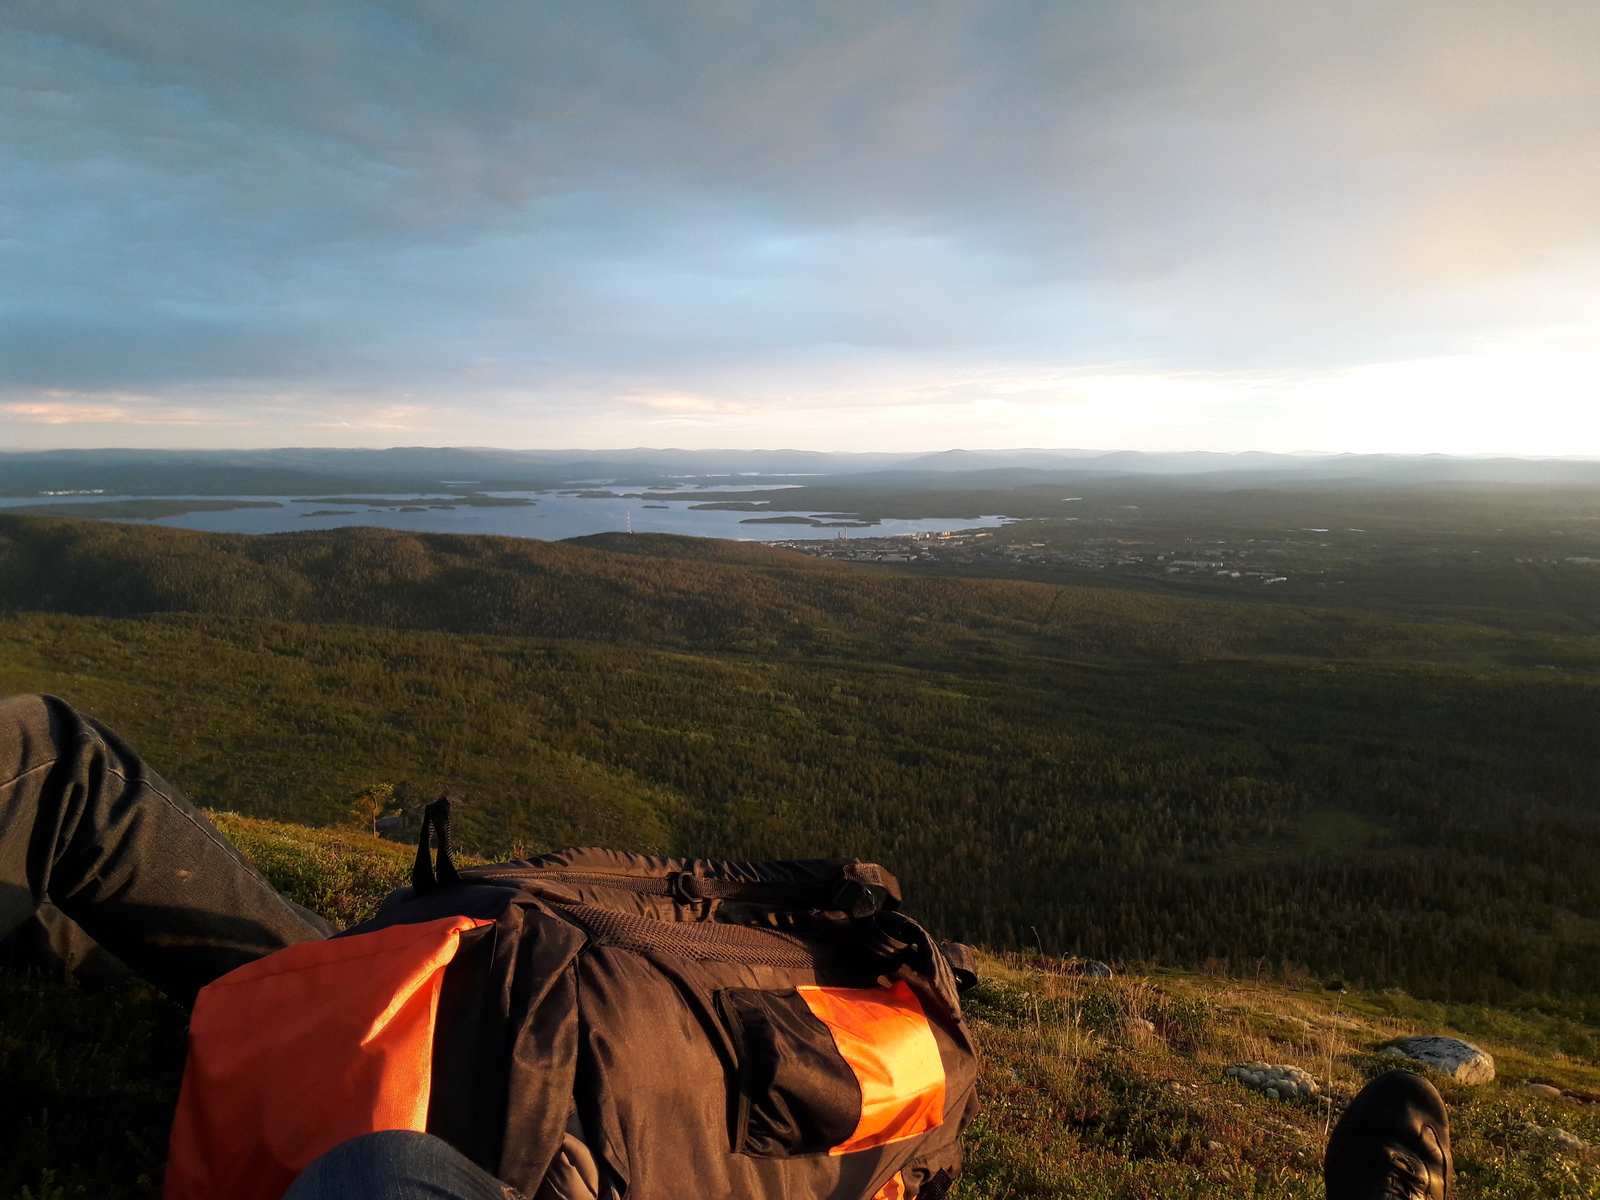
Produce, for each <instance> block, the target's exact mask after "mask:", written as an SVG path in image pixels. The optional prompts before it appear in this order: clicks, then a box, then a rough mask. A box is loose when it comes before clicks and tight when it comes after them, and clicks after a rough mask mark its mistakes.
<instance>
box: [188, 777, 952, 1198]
mask: <svg viewBox="0 0 1600 1200" xmlns="http://www.w3.org/2000/svg"><path fill="white" fill-rule="evenodd" d="M430 829H431V830H432V832H433V833H434V834H435V835H436V836H437V841H438V853H437V858H436V859H435V858H434V857H433V855H432V854H430V846H429V841H430ZM899 902H900V889H899V885H898V884H897V882H896V881H895V879H894V877H893V876H892V875H890V874H889V873H888V872H887V871H885V870H883V869H882V868H881V867H878V866H876V865H874V864H872V863H864V862H860V861H859V860H855V859H807V860H795V861H787V862H722V861H715V860H709V859H690V858H658V857H647V856H643V855H637V854H625V853H620V852H617V851H612V850H601V849H570V850H561V851H557V852H554V853H551V854H545V855H541V856H539V857H537V858H533V859H529V860H524V861H518V862H509V863H501V864H497V865H494V866H485V867H469V868H463V869H460V870H458V869H457V868H456V866H455V864H454V862H453V861H452V858H451V854H450V845H449V802H448V801H447V800H442V801H436V802H435V803H433V804H430V805H428V806H427V808H426V809H425V810H424V814H423V826H422V836H421V839H420V843H419V846H418V851H417V863H416V867H415V869H414V870H413V873H412V885H411V886H410V887H407V888H401V889H400V890H398V891H396V892H394V893H392V894H391V895H389V896H388V897H387V899H385V900H384V902H383V904H382V906H381V907H380V909H379V912H378V914H377V916H375V917H374V918H372V919H371V920H369V921H366V922H364V923H362V924H360V925H357V926H354V927H353V928H351V929H349V930H347V931H345V932H344V933H341V934H338V935H336V936H335V937H333V938H330V939H328V940H327V941H322V942H306V943H301V944H299V945H294V946H289V947H287V948H285V949H283V950H279V951H277V952H276V953H274V954H271V955H268V956H267V957H266V958H263V959H260V960H258V961H256V962H254V963H250V964H247V965H246V966H243V967H240V968H238V969H237V970H235V971H233V972H230V973H229V974H228V975H225V976H223V977H222V978H220V979H218V980H217V981H215V982H214V983H212V984H210V985H209V986H208V987H206V988H204V989H203V990H202V991H201V992H200V995H199V999H198V1000H197V1001H196V1004H195V1007H194V1012H193V1015H192V1019H191V1023H190V1040H189V1058H188V1062H187V1065H186V1067H185V1071H184V1079H183V1087H182V1092H181V1095H180V1099H179V1103H178V1111H177V1115H176V1117H175V1120H174V1123H173V1131H172V1139H171V1148H170V1154H169V1161H168V1167H167V1175H166V1183H165V1193H164V1197H165V1200H279V1198H280V1197H281V1196H282V1194H283V1192H284V1191H285V1189H286V1188H287V1187H288V1185H289V1184H290V1183H291V1182H292V1181H293V1179H294V1177H295V1176H296V1175H297V1174H298V1173H299V1172H300V1171H301V1170H302V1169H304V1168H305V1167H306V1166H307V1165H309V1163H310V1162H311V1161H312V1160H313V1159H315V1158H316V1157H318V1156H319V1155H320V1154H322V1153H324V1152H325V1151H327V1150H329V1149H332V1148H333V1147H334V1146H336V1145H338V1144H339V1143H341V1142H343V1141H345V1140H347V1139H348V1138H351V1137H356V1136H359V1135H360V1134H363V1133H368V1132H372V1131H374V1130H379V1129H414V1130H425V1131H427V1132H429V1133H432V1134H435V1135H437V1136H439V1137H441V1138H443V1139H444V1140H445V1141H447V1142H449V1143H450V1144H451V1145H453V1146H455V1147H456V1149H458V1150H460V1151H461V1152H462V1153H463V1154H465V1155H466V1156H467V1157H468V1158H470V1159H471V1160H472V1161H474V1162H475V1163H477V1164H478V1165H479V1166H481V1167H483V1168H484V1169H486V1170H487V1171H489V1172H490V1173H491V1174H493V1175H495V1176H497V1177H498V1178H499V1179H500V1180H502V1181H503V1182H504V1183H506V1184H509V1185H510V1186H511V1187H513V1188H515V1189H516V1190H517V1191H519V1192H521V1193H523V1194H524V1195H526V1196H528V1197H533V1198H535V1200H619V1198H621V1197H626V1198H627V1200H665V1198H667V1197H673V1198H677V1197H682V1196H684V1195H695V1196H704V1197H708V1198H716V1200H723V1198H726V1200H867V1198H869V1197H870V1198H872V1200H910V1198H913V1197H915V1198H917V1200H942V1197H944V1195H945V1194H946V1193H947V1192H948V1191H949V1189H950V1188H951V1186H952V1184H953V1182H954V1180H955V1178H956V1176H957V1174H958V1173H959V1170H960V1163H961V1142H960V1138H961V1132H962V1130H963V1129H964V1128H965V1126H966V1124H967V1123H968V1121H969V1120H970V1119H971V1118H972V1116H973V1114H974V1113H975V1111H976V1108H977V1098H976V1086H975V1085H976V1076H977V1059H976V1055H975V1052H974V1048H973V1044H972V1040H971V1038H970V1036H969V1034H968V1031H967V1028H966V1026H965V1024H964V1023H963V1021H962V1018H961V1007H960V1002H959V999H958V991H959V990H960V989H961V988H963V987H965V986H970V984H971V983H974V982H976V976H975V975H974V974H973V973H972V970H971V961H970V953H969V952H967V950H966V947H960V946H956V945H955V944H953V943H938V942H935V941H934V940H933V939H932V938H930V937H929V935H928V934H927V932H926V931H925V930H924V929H923V928H922V927H921V926H920V925H918V924H917V923H916V922H915V921H912V920H911V919H910V918H909V917H906V916H905V915H903V914H901V913H900V912H899V911H897V910H898V906H899Z"/></svg>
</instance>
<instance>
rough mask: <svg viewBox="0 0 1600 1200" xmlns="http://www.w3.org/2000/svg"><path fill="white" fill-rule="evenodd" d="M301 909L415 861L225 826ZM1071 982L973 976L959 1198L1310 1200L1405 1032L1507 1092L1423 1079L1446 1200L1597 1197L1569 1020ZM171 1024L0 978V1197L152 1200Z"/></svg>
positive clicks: (133, 1005)
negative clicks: (1261, 1084) (973, 1096)
mask: <svg viewBox="0 0 1600 1200" xmlns="http://www.w3.org/2000/svg"><path fill="white" fill-rule="evenodd" d="M216 820H217V823H218V825H219V826H220V827H221V828H222V829H223V830H224V832H226V833H227V835H228V836H229V837H230V838H231V839H233V841H234V842H235V844H237V845H238V846H239V847H240V848H241V849H242V850H243V851H244V852H245V853H246V854H247V855H248V856H249V857H250V858H251V859H252V860H253V861H255V862H256V863H257V865H258V866H259V867H260V868H261V869H262V870H263V871H264V872H265V873H266V875H267V876H268V878H269V879H271V880H272V882H273V883H274V885H275V886H277V887H279V888H280V889H282V890H283V891H285V892H287V893H289V894H290V895H291V896H293V897H294V898H295V899H296V900H298V901H299V902H300V903H302V904H305V905H307V906H308V907H310V908H313V909H315V910H317V911H319V912H321V913H322V914H323V915H325V916H327V917H329V918H330V919H331V920H334V921H336V922H339V923H341V924H345V923H349V922H353V921H357V920H360V919H362V918H364V917H365V916H367V915H368V914H370V913H371V912H372V911H373V910H374V909H375V907H376V905H377V903H378V901H379V900H380V899H381V898H382V896H383V895H384V894H385V893H386V892H387V891H388V890H389V889H390V888H391V887H394V886H397V885H398V884H400V883H401V882H403V881H404V879H405V878H406V875H407V873H408V871H409V867H410V860H411V853H412V852H411V849H410V848H409V847H407V846H403V845H398V844H396V843H392V842H387V841H382V840H379V839H377V838H374V837H371V836H370V835H368V834H366V833H362V832H356V831H353V830H350V829H335V828H328V829H311V828H307V827H304V826H297V825H290V824H285V823H282V822H274V821H263V820H254V819H251V818H247V817H241V816H237V815H235V814H230V813H219V814H216ZM1071 966H1072V964H1071V963H1070V961H1064V960H1060V959H1054V958H1049V957H1045V956H1042V955H1039V954H1026V955H1023V954H1003V955H985V956H984V961H983V982H982V983H981V984H980V985H979V986H978V987H977V988H976V989H975V990H974V991H972V992H970V993H969V994H968V997H967V1016H968V1019H969V1022H970V1023H971V1026H972V1029H973V1032H974V1035H975V1037H976V1040H977V1042H978V1044H979V1047H980V1049H981V1051H982V1054H983V1069H982V1076H981V1084H980V1086H981V1094H982V1099H983V1110H982V1112H981V1113H980V1115H979V1116H978V1118H977V1120H976V1121H975V1123H974V1124H973V1126H972V1127H971V1130H970V1132H969V1134H968V1138H967V1167H966V1172H965V1174H964V1176H963V1179H962V1181H961V1184H960V1188H959V1191H958V1192H957V1195H958V1196H959V1197H961V1198H962V1200H1024V1198H1029V1197H1060V1196H1071V1197H1074V1198H1075V1200H1179V1198H1185V1200H1187V1198H1195V1200H1198V1198H1199V1197H1220V1196H1228V1197H1258V1198H1262V1200H1268V1198H1271V1200H1278V1198H1283V1200H1294V1198H1300V1197H1306V1198H1310V1197H1320V1196H1321V1182H1320V1160H1321V1153H1322V1146H1323V1144H1324V1141H1325V1138H1326V1132H1327V1130H1328V1128H1329V1127H1330V1124H1331V1122H1332V1121H1333V1120H1334V1119H1335V1118H1336V1114H1337V1111H1338V1107H1339V1105H1340V1104H1342V1103H1343V1102H1344V1101H1346V1100H1348V1098H1349V1097H1350V1096H1351V1095H1353V1094H1354V1093H1355V1091H1356V1090H1357V1089H1358V1088H1359V1087H1360V1086H1361V1084H1362V1083H1363V1082H1364V1080H1365V1079H1367V1078H1368V1077H1370V1076H1372V1075H1374V1074H1376V1073H1378V1072H1379V1071H1382V1070H1386V1069H1388V1068H1389V1067H1392V1066H1393V1065H1394V1062H1395V1060H1393V1059H1392V1058H1386V1057H1383V1056H1380V1055H1378V1054H1376V1053H1374V1051H1375V1050H1377V1049H1378V1048H1379V1047H1381V1046H1382V1045H1383V1044H1384V1043H1386V1042H1388V1041H1390V1040H1392V1039H1394V1038H1397V1037H1401V1036H1404V1035H1407V1034H1412V1033H1445V1034H1452V1035H1455V1036H1460V1037H1465V1038H1469V1039H1471V1040H1472V1041H1473V1042H1475V1043H1476V1044H1478V1045H1480V1046H1482V1047H1483V1048H1484V1049H1485V1050H1487V1051H1489V1052H1490V1053H1491V1054H1493V1055H1494V1056H1495V1059H1496V1062H1497V1063H1498V1065H1499V1070H1500V1078H1499V1080H1497V1081H1496V1082H1495V1083H1493V1084H1489V1085H1487V1086H1483V1087H1476V1088H1467V1087H1462V1086H1458V1085H1456V1084H1454V1083H1453V1082H1450V1081H1448V1080H1443V1079H1439V1078H1438V1077H1435V1080H1436V1082H1438V1083H1439V1085H1440V1087H1441V1090H1442V1091H1443V1092H1444V1094H1445V1096H1446V1098H1447V1100H1448V1101H1449V1103H1450V1106H1451V1119H1452V1122H1453V1129H1454V1132H1455V1139H1456V1152H1457V1158H1456V1161H1457V1166H1458V1172H1459V1180H1458V1188H1457V1192H1456V1195H1457V1197H1458V1200H1526V1198H1529V1197H1535V1196H1537V1197H1549V1198H1551V1200H1577V1198H1580V1197H1581V1198H1594V1197H1600V1166H1597V1160H1596V1157H1595V1156H1594V1154H1593V1152H1587V1153H1585V1152H1573V1151H1571V1150H1567V1149H1564V1148H1562V1147H1561V1146H1560V1145H1559V1144H1558V1143H1557V1141H1556V1140H1555V1139H1554V1137H1553V1136H1552V1134H1551V1132H1550V1131H1551V1130H1553V1129H1561V1130H1565V1131H1566V1132H1568V1133H1570V1134H1573V1135H1575V1136H1577V1137H1578V1138H1581V1139H1582V1140H1583V1141H1584V1142H1587V1143H1590V1144H1591V1145H1600V1106H1596V1107H1584V1106H1579V1105H1575V1104H1572V1103H1570V1102H1555V1101H1548V1100H1543V1099H1540V1098H1538V1097H1537V1096H1535V1095H1533V1094H1532V1093H1530V1092H1528V1091H1526V1090H1523V1089H1521V1088H1519V1087H1518V1086H1517V1084H1518V1083H1519V1082H1520V1081H1521V1080H1523V1079H1525V1078H1529V1077H1533V1078H1538V1079H1541V1080H1547V1081H1550V1082H1553V1083H1556V1084H1558V1085H1560V1086H1563V1087H1566V1088H1570V1089H1572V1090H1574V1091H1578V1092H1590V1093H1593V1092H1597V1091H1600V1027H1596V1026H1594V1025H1590V1024H1586V1023H1585V1022H1584V1021H1582V1020H1580V1019H1578V1018H1576V1017H1573V1016H1571V1015H1568V1014H1564V1013H1562V1012H1560V1011H1547V1010H1541V1009H1531V1008H1530V1009H1506V1008H1496V1007H1492V1006H1484V1005H1446V1004H1438V1003H1433V1002H1428V1001H1420V1000H1416V999H1414V998H1412V997H1410V996H1408V995H1406V994H1405V993H1403V992H1397V991H1386V992H1364V991H1356V992H1351V993H1348V994H1337V993H1331V992H1329V991H1327V990H1326V989H1325V988H1324V987H1323V985H1322V984H1321V983H1320V982H1316V981H1309V980H1298V981H1297V980H1284V979H1262V980H1257V979H1254V978H1249V979H1233V978H1229V977H1227V973H1226V970H1225V969H1224V967H1223V966H1222V964H1211V967H1210V974H1207V973H1201V972H1180V971H1172V970H1160V969H1155V970H1141V969H1139V968H1137V967H1133V968H1130V969H1128V970H1126V971H1124V972H1122V973H1120V974H1119V975H1118V976H1117V977H1116V978H1113V979H1109V980H1091V979H1084V978H1082V977H1080V976H1078V975H1077V974H1076V973H1074V972H1073V971H1072V970H1071ZM182 1036H183V1014H182V1013H181V1011H180V1010H178V1009H177V1008H176V1007H175V1006H173V1005H171V1004H169V1003H168V1002H166V1001H165V1000H164V999H162V998H161V997H159V996H157V995H155V994H153V993H152V992H151V991H150V990H149V989H148V988H143V987H137V986H134V987H127V988H122V989H118V990H115V991H111V992H101V993H90V992H87V991H84V990H83V989H81V988H78V987H77V986H76V985H73V984H70V983H65V984H63V983H52V982H48V981H44V980H39V979H33V978H20V977H14V976H13V977H9V978H0V1198H4V1200H71V1198H73V1197H80V1196H81V1197H91V1196H92V1197H94V1198H95V1200H153V1198H154V1197H155V1196H156V1195H157V1194H158V1192H159V1179H160V1163H161V1157H162V1151H163V1148H164V1142H165V1128H166V1124H167V1121H168V1119H169V1115H170V1111H171V1106H172V1104H173V1103H174V1101H175V1099H176V1094H177V1083H178V1077H179V1074H180V1071H181V1062H182ZM1253 1060H1264V1061H1267V1062H1271V1063H1274V1064H1278V1063H1284V1064H1291V1065H1295V1066H1299V1067H1301V1068H1303V1069H1304V1070H1306V1071H1308V1072H1309V1073H1310V1074H1311V1075H1313V1076H1314V1077H1315V1078H1316V1079H1317V1080H1318V1081H1319V1083H1320V1084H1321V1085H1322V1086H1323V1093H1322V1095H1321V1096H1317V1097H1308V1098H1303V1099H1297V1100H1291V1101H1282V1102H1280V1101H1274V1100H1268V1099H1266V1098H1264V1097H1263V1096H1261V1095H1259V1094H1257V1093H1255V1092H1252V1091H1250V1090H1248V1089H1247V1088H1245V1087H1243V1086H1242V1085H1240V1084H1238V1083H1235V1082H1233V1081H1232V1080H1229V1079H1227V1078H1226V1077H1225V1076H1224V1075H1223V1070H1224V1068H1225V1067H1227V1066H1229V1065H1230V1064H1233V1063H1238V1062H1248V1061H1253Z"/></svg>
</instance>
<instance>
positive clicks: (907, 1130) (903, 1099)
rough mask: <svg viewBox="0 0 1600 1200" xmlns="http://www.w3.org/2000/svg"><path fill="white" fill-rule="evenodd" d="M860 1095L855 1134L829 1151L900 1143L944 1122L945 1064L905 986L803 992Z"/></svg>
mask: <svg viewBox="0 0 1600 1200" xmlns="http://www.w3.org/2000/svg"><path fill="white" fill-rule="evenodd" d="M796 990H797V991H798V992H799V993H800V995H801V997H802V998H803V999H804V1000H805V1002H806V1006H807V1007H808V1008H810V1009H811V1011H812V1013H813V1014H814V1015H815V1016H816V1018H817V1019H818V1020H819V1021H821V1022H822V1023H823V1024H824V1025H826V1026H827V1027H828V1030H829V1032H830V1033H832V1034H833V1040H834V1043H835V1045H837V1046H838V1048H839V1053H840V1054H841V1055H842V1056H843V1057H844V1060H845V1062H846V1063H848V1064H849V1066H850V1070H851V1071H852V1072H853V1073H854V1074H855V1077H856V1082H857V1083H858V1084H859V1085H860V1087H861V1119H860V1121H859V1122H858V1123H857V1125H856V1128H855V1132H854V1133H852V1134H851V1135H850V1136H849V1137H848V1138H846V1139H845V1140H844V1141H843V1142H840V1143H839V1144H838V1145H837V1146H834V1147H833V1148H832V1149H830V1150H829V1151H828V1153H830V1154H849V1153H852V1152H854V1151H857V1150H870V1149H872V1148H873V1147H876V1146H886V1145H888V1144H889V1143H891V1142H898V1141H903V1140H905V1139H906V1138H912V1137H916V1136H918V1135H919V1134H923V1133H927V1132H928V1131H929V1130H931V1129H937V1128H938V1127H939V1126H940V1125H941V1124H942V1123H943V1121H944V1090H945V1086H944V1085H945V1078H944V1061H943V1059H942V1058H941V1057H940V1055H939V1044H938V1042H936V1041H935V1040H934V1036H933V1030H932V1029H931V1028H930V1027H929V1025H928V1017H927V1014H926V1013H924V1012H923V1011H922V1003H921V1001H919V1000H918V999H917V994H916V993H915V992H913V991H912V990H911V987H910V985H909V984H907V983H906V982H905V980H903V979H902V980H897V981H896V982H895V984H894V986H893V987H889V988H830V987H800V988H797V989H796Z"/></svg>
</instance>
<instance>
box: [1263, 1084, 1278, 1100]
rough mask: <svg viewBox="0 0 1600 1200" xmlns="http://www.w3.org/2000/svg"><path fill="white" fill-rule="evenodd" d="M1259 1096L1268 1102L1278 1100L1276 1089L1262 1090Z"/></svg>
mask: <svg viewBox="0 0 1600 1200" xmlns="http://www.w3.org/2000/svg"><path fill="white" fill-rule="evenodd" d="M1261 1094H1262V1095H1263V1096H1265V1097H1266V1098H1267V1099H1268V1100H1276V1099H1277V1098H1278V1089H1277V1088H1275V1087H1269V1088H1266V1089H1265V1090H1263V1091H1262V1093H1261Z"/></svg>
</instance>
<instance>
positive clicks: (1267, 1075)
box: [1222, 1062, 1318, 1100]
mask: <svg viewBox="0 0 1600 1200" xmlns="http://www.w3.org/2000/svg"><path fill="white" fill-rule="evenodd" d="M1222 1073H1223V1075H1225V1076H1227V1077H1228V1078H1229V1079H1234V1080H1237V1081H1238V1082H1239V1083H1242V1084H1244V1086H1245V1087H1247V1088H1253V1089H1254V1090H1256V1091H1258V1092H1260V1093H1261V1094H1262V1095H1264V1096H1266V1097H1267V1099H1269V1100H1292V1099H1294V1098H1295V1097H1296V1096H1315V1095H1316V1094H1317V1090H1318V1089H1317V1081H1316V1080H1315V1079H1313V1078H1311V1076H1310V1075H1307V1074H1306V1073H1305V1072H1304V1071H1302V1070H1301V1069H1300V1068H1299V1067H1290V1066H1277V1067H1274V1066H1269V1065H1268V1064H1266V1063H1264V1062H1253V1063H1241V1064H1239V1065H1237V1066H1232V1067H1228V1068H1226V1069H1225V1070H1224V1071H1223V1072H1222Z"/></svg>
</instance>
